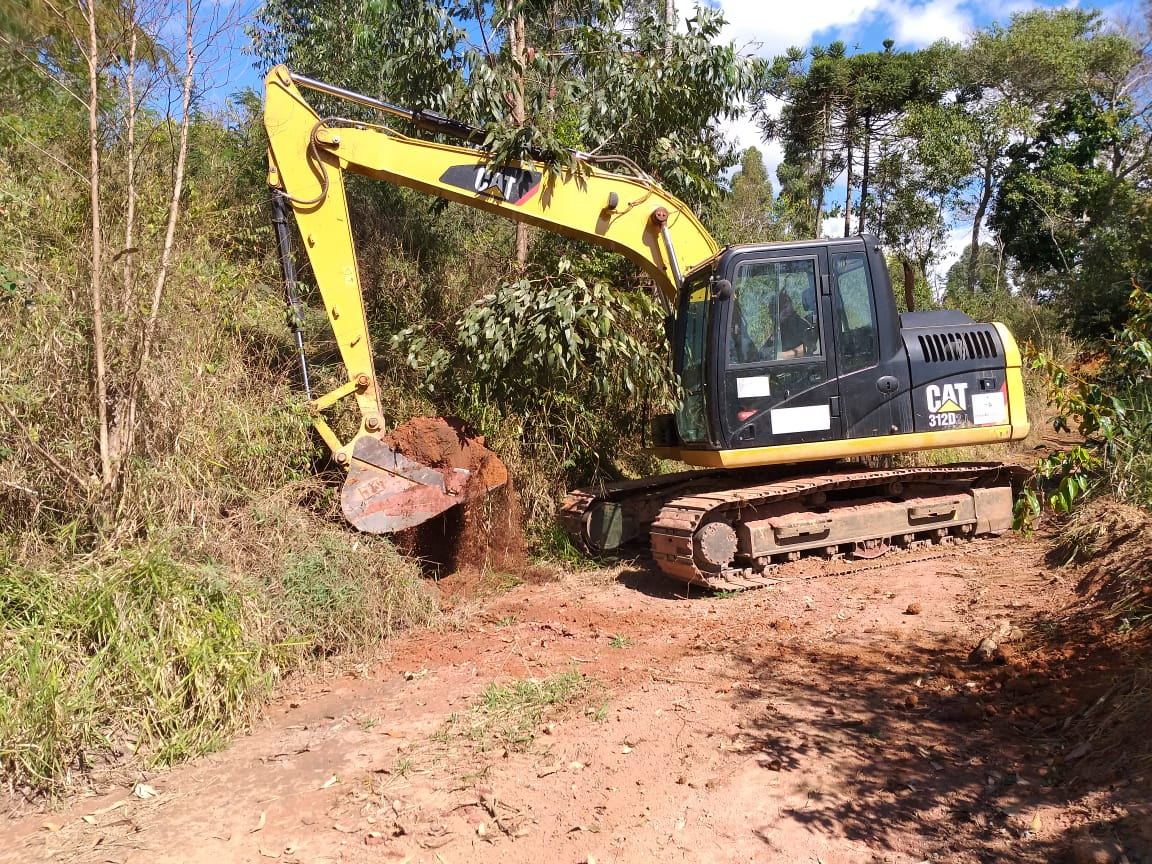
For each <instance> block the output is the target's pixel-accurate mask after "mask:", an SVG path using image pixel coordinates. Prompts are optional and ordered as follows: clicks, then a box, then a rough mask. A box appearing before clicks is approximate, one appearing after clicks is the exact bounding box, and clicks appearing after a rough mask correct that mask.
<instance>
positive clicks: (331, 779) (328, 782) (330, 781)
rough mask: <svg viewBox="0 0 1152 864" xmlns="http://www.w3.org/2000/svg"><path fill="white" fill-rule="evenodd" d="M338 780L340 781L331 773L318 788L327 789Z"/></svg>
mask: <svg viewBox="0 0 1152 864" xmlns="http://www.w3.org/2000/svg"><path fill="white" fill-rule="evenodd" d="M339 782H340V778H339V777H337V776H336V775H335V774H333V775H332V776H331V777H329V778H328V779H327V780H325V781H324V785H323V786H321V787H320V788H321V789H327V788H328V787H329V786H335V785H336V784H337V783H339Z"/></svg>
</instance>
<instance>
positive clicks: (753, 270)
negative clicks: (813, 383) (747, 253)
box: [728, 258, 821, 365]
mask: <svg viewBox="0 0 1152 864" xmlns="http://www.w3.org/2000/svg"><path fill="white" fill-rule="evenodd" d="M816 284H817V283H816V260H815V259H814V258H801V259H788V260H782V259H772V260H768V261H748V262H743V263H741V264H739V265H738V266H737V267H736V273H735V278H734V279H733V280H732V287H733V289H734V290H733V301H732V312H731V315H730V328H731V332H730V333H729V337H728V362H729V364H737V365H739V364H743V363H763V362H766V361H775V360H795V359H797V358H803V357H815V356H819V355H820V354H821V345H820V321H819V304H818V303H817V291H816Z"/></svg>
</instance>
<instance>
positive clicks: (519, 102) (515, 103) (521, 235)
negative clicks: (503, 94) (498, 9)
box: [505, 0, 528, 273]
mask: <svg viewBox="0 0 1152 864" xmlns="http://www.w3.org/2000/svg"><path fill="white" fill-rule="evenodd" d="M516 6H517V3H516V2H515V0H506V5H505V9H506V10H507V12H508V16H509V18H508V47H509V49H510V50H511V52H512V63H513V68H514V69H515V70H516V71H515V72H514V73H513V78H514V84H513V87H512V121H513V122H514V123H516V125H518V126H522V125H524V122H525V120H526V119H527V116H528V112H527V108H526V101H525V95H524V86H525V83H524V79H525V75H524V63H525V62H526V54H527V45H526V39H525V35H524V16H523V15H520V14H518V15H513V14H512V12H513V10H514V9H515V8H516ZM527 267H528V226H527V225H525V224H524V223H523V222H517V223H516V269H518V270H519V271H520V272H521V273H523V272H524V270H525V269H526V268H527Z"/></svg>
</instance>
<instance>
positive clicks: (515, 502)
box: [384, 417, 528, 576]
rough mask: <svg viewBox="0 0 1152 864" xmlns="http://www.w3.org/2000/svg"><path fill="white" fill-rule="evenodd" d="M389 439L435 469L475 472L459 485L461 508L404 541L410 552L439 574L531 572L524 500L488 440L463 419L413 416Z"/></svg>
mask: <svg viewBox="0 0 1152 864" xmlns="http://www.w3.org/2000/svg"><path fill="white" fill-rule="evenodd" d="M384 441H385V443H387V444H388V445H389V446H390V447H392V448H393V449H394V450H396V451H398V452H400V453H402V454H403V455H405V456H407V457H408V458H409V459H412V460H414V461H417V462H420V463H421V464H424V465H427V466H429V467H431V468H437V469H440V470H442V471H450V472H451V471H454V469H466V470H467V471H468V472H469V473H468V475H467V479H466V480H465V481H464V482H463V485H462V487H459V494H460V498H461V504H460V506H458V507H453V508H452V509H451V510H449V511H447V512H446V513H444V514H443V515H442V516H440V517H437V518H435V519H432V520H430V521H429V522H428V523H426V524H425V525H421V526H420V527H418V528H414V529H411V530H409V531H406V532H403V534H402V535H401V536H400V537H399V540H400V545H401V548H402V549H403V550H404V551H405V552H406V553H407V554H409V555H411V556H414V557H418V558H420V559H421V560H422V561H424V562H426V563H427V564H428V565H430V568H431V569H432V570H433V571H434V573H435V575H437V576H447V575H450V574H453V573H456V572H460V571H464V570H474V571H484V570H498V571H501V572H503V573H510V574H513V575H519V574H521V573H522V572H523V571H524V570H526V569H527V567H528V560H527V544H526V542H525V540H524V520H523V516H522V513H521V510H520V501H519V498H518V496H517V494H516V490H515V488H514V485H513V483H512V481H511V479H510V478H509V476H508V470H507V468H505V467H504V463H503V462H501V461H500V458H499V457H498V456H497V455H496V454H495V453H493V452H492V451H491V450H489V449H488V448H487V446H486V445H485V442H484V436H482V435H479V434H477V432H476V431H475V430H474V429H472V428H471V427H470V426H468V424H467V423H465V422H464V421H463V420H461V419H460V418H458V417H413V418H412V419H411V420H409V421H408V422H407V423H404V424H402V425H400V426H397V427H396V428H395V429H393V430H392V431H391V432H390V433H389V434H388V435H386V436H385V438H384ZM458 476H461V477H462V476H464V475H463V474H460V475H458ZM447 482H448V483H449V485H451V481H450V480H448V481H447ZM494 487H495V488H494Z"/></svg>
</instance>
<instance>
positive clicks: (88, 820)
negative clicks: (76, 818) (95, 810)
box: [83, 814, 96, 825]
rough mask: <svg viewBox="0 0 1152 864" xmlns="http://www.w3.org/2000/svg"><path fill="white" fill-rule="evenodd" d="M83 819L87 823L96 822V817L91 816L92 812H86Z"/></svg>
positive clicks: (92, 823)
mask: <svg viewBox="0 0 1152 864" xmlns="http://www.w3.org/2000/svg"><path fill="white" fill-rule="evenodd" d="M83 819H84V821H85V822H87V823H88V824H89V825H95V824H96V817H95V816H93V815H92V814H88V815H87V816H84V817H83Z"/></svg>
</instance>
